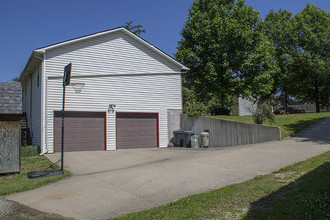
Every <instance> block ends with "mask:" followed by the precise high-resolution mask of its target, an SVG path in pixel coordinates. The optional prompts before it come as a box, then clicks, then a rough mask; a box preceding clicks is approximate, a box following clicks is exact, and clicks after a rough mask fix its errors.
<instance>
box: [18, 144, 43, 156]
mask: <svg viewBox="0 0 330 220" xmlns="http://www.w3.org/2000/svg"><path fill="white" fill-rule="evenodd" d="M39 154H40V147H39V146H37V145H28V146H24V147H21V157H33V156H38V155H39Z"/></svg>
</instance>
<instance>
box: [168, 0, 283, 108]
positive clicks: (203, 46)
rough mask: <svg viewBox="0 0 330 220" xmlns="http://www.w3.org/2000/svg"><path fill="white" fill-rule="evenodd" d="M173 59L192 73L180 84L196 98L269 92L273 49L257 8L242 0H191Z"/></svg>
mask: <svg viewBox="0 0 330 220" xmlns="http://www.w3.org/2000/svg"><path fill="white" fill-rule="evenodd" d="M181 35H182V40H181V41H179V43H178V47H177V49H178V51H177V53H176V55H175V56H176V58H177V59H178V60H179V61H180V62H182V63H183V64H185V65H187V66H188V67H189V68H190V71H189V72H188V73H187V74H185V75H183V84H184V86H186V87H188V88H189V89H192V90H194V91H195V93H196V95H197V96H198V99H199V101H203V102H207V101H208V100H210V99H211V98H212V97H218V98H219V100H220V102H221V105H222V106H225V105H226V99H227V97H231V96H238V95H240V94H243V95H246V96H248V95H252V96H253V97H255V98H258V99H259V98H261V97H263V96H265V95H267V94H269V92H270V91H271V88H272V75H273V74H275V72H276V71H277V69H276V64H275V60H274V56H273V55H274V54H273V53H274V49H273V46H272V44H271V43H270V42H269V40H268V39H267V37H266V36H265V35H264V34H263V25H262V20H261V19H260V16H259V12H258V11H256V10H254V9H253V8H252V6H248V5H247V4H246V3H245V1H244V0H195V1H194V2H193V4H192V6H191V7H190V8H189V15H188V19H187V21H186V23H185V24H184V27H183V28H182V31H181Z"/></svg>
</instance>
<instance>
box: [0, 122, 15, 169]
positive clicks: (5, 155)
mask: <svg viewBox="0 0 330 220" xmlns="http://www.w3.org/2000/svg"><path fill="white" fill-rule="evenodd" d="M19 171H20V122H19V121H0V174H2V173H15V172H19Z"/></svg>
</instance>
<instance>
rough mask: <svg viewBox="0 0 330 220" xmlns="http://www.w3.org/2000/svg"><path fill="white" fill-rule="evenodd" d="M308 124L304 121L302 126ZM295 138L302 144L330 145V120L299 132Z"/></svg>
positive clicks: (327, 119) (326, 119) (322, 121)
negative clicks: (309, 142)
mask: <svg viewBox="0 0 330 220" xmlns="http://www.w3.org/2000/svg"><path fill="white" fill-rule="evenodd" d="M304 123H306V121H302V122H301V124H304ZM294 137H296V138H299V141H301V142H308V141H311V142H316V143H318V144H330V118H325V119H323V120H321V121H319V122H316V123H315V124H313V125H311V126H309V127H308V128H306V129H304V130H302V131H300V132H298V133H297V134H295V135H294Z"/></svg>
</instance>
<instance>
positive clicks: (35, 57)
mask: <svg viewBox="0 0 330 220" xmlns="http://www.w3.org/2000/svg"><path fill="white" fill-rule="evenodd" d="M43 54H44V52H41V51H36V50H33V51H32V53H31V55H30V58H29V60H28V62H27V63H26V65H25V67H24V69H23V71H22V72H21V74H20V76H19V79H18V81H19V82H24V81H25V80H26V79H27V76H28V74H29V73H30V72H29V71H28V70H29V67H30V66H31V63H33V62H35V61H37V62H40V59H41V58H40V57H38V55H43Z"/></svg>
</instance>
